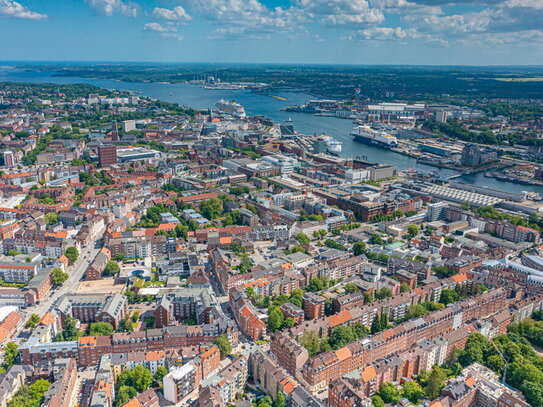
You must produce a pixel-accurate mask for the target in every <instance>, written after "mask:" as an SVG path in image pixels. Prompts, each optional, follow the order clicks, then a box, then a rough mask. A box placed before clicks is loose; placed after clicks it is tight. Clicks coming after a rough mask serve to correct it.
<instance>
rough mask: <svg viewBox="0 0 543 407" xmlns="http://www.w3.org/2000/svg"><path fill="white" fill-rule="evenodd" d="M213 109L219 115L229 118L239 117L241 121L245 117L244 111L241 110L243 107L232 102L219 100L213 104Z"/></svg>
mask: <svg viewBox="0 0 543 407" xmlns="http://www.w3.org/2000/svg"><path fill="white" fill-rule="evenodd" d="M215 109H216V110H217V112H219V113H226V114H229V115H230V116H234V117H239V118H241V119H243V118H244V117H246V114H245V109H244V108H243V106H242V105H240V104H239V103H236V102H234V101H232V102H229V101H227V100H224V99H221V100H219V101H218V102H217V103H215Z"/></svg>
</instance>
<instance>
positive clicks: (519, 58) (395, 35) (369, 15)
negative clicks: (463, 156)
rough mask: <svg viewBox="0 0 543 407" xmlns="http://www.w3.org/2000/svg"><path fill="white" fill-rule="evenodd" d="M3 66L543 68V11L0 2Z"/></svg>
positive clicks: (136, 0) (535, 3) (522, 3)
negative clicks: (36, 63) (128, 63)
mask: <svg viewBox="0 0 543 407" xmlns="http://www.w3.org/2000/svg"><path fill="white" fill-rule="evenodd" d="M0 60H19V61H20V60H24V61H34V60H42V61H157V62H159V61H164V62H170V61H173V62H288V63H337V64H344V63H348V64H432V65H450V64H454V65H527V64H528V65H536V64H542V65H543V0H131V1H129V0H18V1H15V0H0Z"/></svg>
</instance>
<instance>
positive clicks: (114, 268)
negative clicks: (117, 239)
mask: <svg viewBox="0 0 543 407" xmlns="http://www.w3.org/2000/svg"><path fill="white" fill-rule="evenodd" d="M120 271H121V268H120V267H119V265H118V264H117V262H114V261H108V262H107V264H106V267H105V268H104V275H105V276H114V275H115V274H118V273H119V272H120Z"/></svg>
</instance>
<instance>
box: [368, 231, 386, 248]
mask: <svg viewBox="0 0 543 407" xmlns="http://www.w3.org/2000/svg"><path fill="white" fill-rule="evenodd" d="M369 243H370V244H375V245H379V246H382V245H384V244H385V241H384V240H383V238H382V237H381V236H379V235H378V234H377V233H374V234H372V235H371V236H370V239H369Z"/></svg>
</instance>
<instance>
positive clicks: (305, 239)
mask: <svg viewBox="0 0 543 407" xmlns="http://www.w3.org/2000/svg"><path fill="white" fill-rule="evenodd" d="M296 240H297V241H298V243H300V244H301V245H302V246H306V245H308V244H309V242H311V240H310V239H309V236H307V235H306V234H305V233H298V234H297V235H296Z"/></svg>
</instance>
